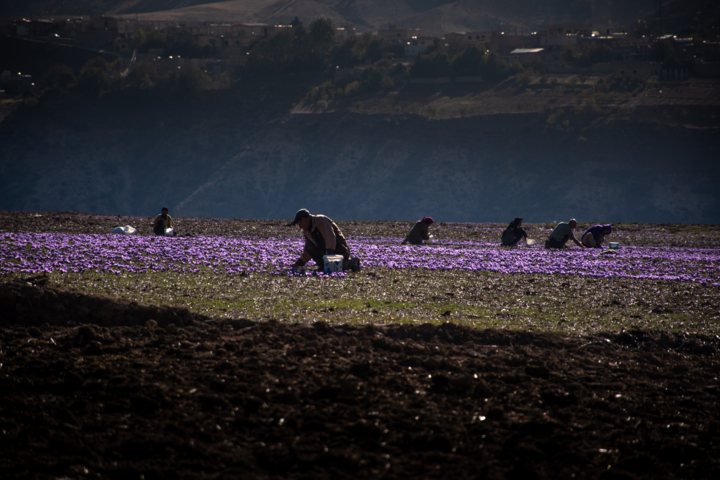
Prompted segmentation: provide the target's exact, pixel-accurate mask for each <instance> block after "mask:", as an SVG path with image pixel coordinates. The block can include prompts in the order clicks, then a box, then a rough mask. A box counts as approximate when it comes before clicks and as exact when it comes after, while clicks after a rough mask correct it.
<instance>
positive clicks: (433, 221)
mask: <svg viewBox="0 0 720 480" xmlns="http://www.w3.org/2000/svg"><path fill="white" fill-rule="evenodd" d="M421 221H422V222H425V223H427V224H428V225H432V224H433V223H435V220H433V219H432V217H423V219H422V220H421Z"/></svg>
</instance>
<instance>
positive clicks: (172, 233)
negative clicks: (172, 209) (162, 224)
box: [165, 228, 175, 237]
mask: <svg viewBox="0 0 720 480" xmlns="http://www.w3.org/2000/svg"><path fill="white" fill-rule="evenodd" d="M165 236H166V237H174V236H175V231H174V230H173V229H172V228H166V229H165Z"/></svg>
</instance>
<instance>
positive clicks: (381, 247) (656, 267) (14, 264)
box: [0, 233, 720, 286]
mask: <svg viewBox="0 0 720 480" xmlns="http://www.w3.org/2000/svg"><path fill="white" fill-rule="evenodd" d="M400 241H401V239H399V238H376V237H375V238H368V237H355V238H350V239H349V244H350V248H351V250H352V251H353V254H354V255H357V256H358V257H360V259H361V262H362V265H363V267H385V268H392V269H417V268H421V269H427V270H464V271H475V272H480V271H491V272H498V273H506V274H512V273H533V274H537V273H539V274H548V275H555V274H561V275H586V276H593V277H604V278H617V277H627V278H643V279H656V280H673V281H686V282H699V283H702V284H711V285H714V286H720V250H717V249H694V248H659V247H624V248H621V249H620V250H619V252H618V253H617V254H614V255H607V254H605V255H603V254H602V253H601V252H600V250H597V249H586V250H581V249H579V248H574V247H573V248H569V249H565V250H560V251H557V250H546V249H544V248H542V247H540V246H532V247H527V246H525V247H516V248H506V247H500V246H498V245H497V244H491V243H480V242H456V243H452V242H444V243H442V244H434V245H427V246H408V245H400ZM301 249H302V241H301V239H299V238H298V239H276V238H270V239H258V238H248V237H183V238H166V237H151V236H146V237H143V236H123V235H68V234H37V233H3V234H0V273H2V274H10V273H27V274H37V273H50V272H64V273H66V272H75V273H79V272H85V271H98V272H109V273H116V274H117V273H143V272H148V271H173V272H188V273H196V272H200V271H212V272H214V273H218V274H228V275H234V274H244V273H252V272H265V273H271V274H291V275H292V274H294V273H292V272H290V271H289V265H290V264H292V263H293V262H294V261H295V260H296V259H297V257H298V255H299V253H300V251H301Z"/></svg>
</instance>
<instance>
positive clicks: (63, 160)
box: [0, 82, 720, 223]
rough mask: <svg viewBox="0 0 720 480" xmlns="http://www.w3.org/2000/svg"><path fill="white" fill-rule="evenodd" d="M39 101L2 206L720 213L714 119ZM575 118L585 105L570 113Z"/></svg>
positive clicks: (273, 100) (5, 183) (11, 151)
mask: <svg viewBox="0 0 720 480" xmlns="http://www.w3.org/2000/svg"><path fill="white" fill-rule="evenodd" d="M284 85H285V86H284V87H283V85H280V84H277V85H266V84H263V83H262V82H261V83H258V84H256V85H250V84H244V85H242V86H239V87H238V88H237V89H235V90H234V91H233V92H232V95H229V94H228V93H227V92H206V93H204V94H202V95H201V96H199V97H198V98H195V99H185V100H182V101H178V100H177V99H162V98H158V97H157V96H153V95H151V94H145V97H138V98H132V97H128V96H123V95H119V96H113V95H106V96H105V97H103V98H102V99H101V100H99V101H87V100H86V101H78V98H75V97H71V96H67V97H56V98H54V99H53V98H48V99H43V100H41V104H40V105H39V106H38V107H35V108H24V109H21V110H20V111H18V112H17V113H16V114H15V115H14V116H13V117H11V118H8V119H6V120H4V121H3V122H2V123H0V136H2V137H3V138H4V139H6V141H5V142H3V145H2V146H0V155H2V158H3V161H2V162H1V163H0V179H1V180H0V209H5V210H25V211H51V210H56V211H57V210H68V211H88V212H95V213H106V214H123V215H148V214H152V213H153V212H155V211H157V210H158V209H159V207H160V206H161V205H163V204H164V205H167V206H169V207H170V209H171V212H173V213H175V214H176V215H182V216H202V217H229V218H287V217H289V216H290V215H292V213H293V212H294V211H295V210H297V209H298V208H300V207H306V208H309V209H310V210H311V211H315V212H321V213H325V214H327V215H330V216H331V217H333V218H336V219H338V220H353V219H367V220H374V219H404V220H407V219H413V218H416V217H418V218H419V217H421V216H423V215H432V216H434V217H438V218H440V219H442V220H446V221H473V222H485V221H493V222H498V221H507V219H508V218H513V217H515V216H517V215H520V216H524V217H525V218H526V219H527V221H528V222H544V221H554V220H560V219H565V218H569V217H571V216H574V217H578V218H579V219H581V221H611V222H620V221H623V222H628V221H638V222H679V223H688V222H690V223H692V222H695V223H720V192H718V190H717V188H716V187H717V184H718V180H720V166H718V164H717V161H716V159H717V158H718V154H719V153H720V148H719V145H718V142H717V130H716V129H697V128H695V129H683V128H672V127H669V126H662V125H657V124H651V123H646V122H642V121H640V122H639V121H637V120H638V119H640V120H642V119H643V118H648V117H650V116H652V115H653V111H651V110H648V111H646V112H644V113H642V114H641V116H640V117H638V118H620V119H616V120H607V119H606V120H605V121H599V120H602V119H599V120H596V121H592V120H591V122H592V124H588V129H587V131H586V132H585V133H584V135H585V137H586V140H583V141H580V140H579V139H578V137H577V133H575V134H570V133H567V132H563V131H561V130H558V129H554V128H548V127H547V124H546V122H545V119H546V116H547V115H544V114H501V115H487V116H478V117H470V118H456V119H449V120H427V119H425V118H423V117H418V116H414V115H409V116H408V115H393V116H389V115H361V114H353V113H345V112H343V111H341V112H338V113H326V114H315V115H312V114H289V113H288V112H289V111H290V107H291V104H292V103H294V102H296V101H297V100H298V98H300V97H301V95H302V93H303V92H304V91H305V88H306V86H303V85H302V82H296V83H293V84H292V86H290V84H284ZM574 121H575V120H574Z"/></svg>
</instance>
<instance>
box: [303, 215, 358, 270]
mask: <svg viewBox="0 0 720 480" xmlns="http://www.w3.org/2000/svg"><path fill="white" fill-rule="evenodd" d="M292 225H297V226H299V227H300V228H301V229H302V234H303V237H305V247H304V248H303V252H302V254H301V255H300V258H299V259H298V260H297V261H296V262H295V263H293V264H292V268H300V267H302V266H303V265H305V264H306V263H307V262H309V261H310V260H315V263H316V264H317V266H318V270H320V271H323V270H324V268H325V261H324V259H323V257H324V256H325V255H342V257H343V270H352V271H353V272H357V271H359V270H360V259H359V258H357V257H352V258H351V257H350V247H348V244H347V240H345V237H344V236H343V234H342V232H341V231H340V229H339V228H338V226H337V225H336V224H335V222H333V221H332V220H330V219H329V218H328V217H326V216H325V215H310V212H309V211H307V210H306V209H304V208H302V209H300V210H298V211H297V213H296V214H295V219H294V220H293V222H292Z"/></svg>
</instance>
